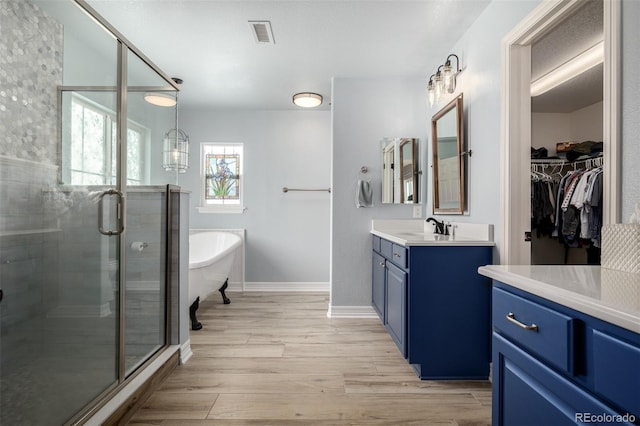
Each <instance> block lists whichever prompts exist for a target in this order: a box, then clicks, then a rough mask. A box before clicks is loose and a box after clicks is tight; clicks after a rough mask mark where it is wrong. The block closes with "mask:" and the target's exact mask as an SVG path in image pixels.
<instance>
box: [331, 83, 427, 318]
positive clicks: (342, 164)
mask: <svg viewBox="0 0 640 426" xmlns="http://www.w3.org/2000/svg"><path fill="white" fill-rule="evenodd" d="M424 89H425V79H424V78H423V77H415V78H372V79H348V78H343V79H339V78H336V79H334V81H333V97H332V102H333V131H332V132H333V133H332V154H331V158H332V160H333V172H332V183H331V186H332V188H333V193H332V206H331V220H332V229H331V247H332V253H331V305H332V306H369V305H370V304H371V237H370V235H369V230H370V229H371V219H374V218H375V219H385V218H388V219H391V218H393V219H410V218H411V217H412V214H413V207H412V206H411V205H402V204H398V205H393V204H392V205H386V204H385V205H381V204H380V199H381V187H382V184H381V177H382V145H381V141H382V139H383V138H384V137H409V138H418V139H419V144H420V152H421V156H420V157H421V161H420V164H421V166H422V167H421V169H422V171H423V175H422V176H423V179H422V183H423V187H424V182H425V181H426V180H425V177H426V176H429V172H428V170H427V169H426V168H425V161H424V153H425V149H424V148H425V144H426V142H427V140H426V136H427V128H428V115H427V110H426V95H425V93H426V92H425V90H424ZM362 166H366V167H367V168H368V169H369V172H368V176H370V178H371V179H372V181H371V182H372V186H373V188H374V189H375V190H374V197H373V198H374V200H373V201H374V205H373V207H372V208H356V204H355V194H356V183H357V180H358V174H359V172H360V167H362ZM427 180H428V179H427ZM424 194H425V192H424V190H422V191H421V197H422V198H423V197H424Z"/></svg>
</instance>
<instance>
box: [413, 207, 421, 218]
mask: <svg viewBox="0 0 640 426" xmlns="http://www.w3.org/2000/svg"><path fill="white" fill-rule="evenodd" d="M413 217H414V218H422V206H413Z"/></svg>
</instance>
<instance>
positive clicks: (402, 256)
mask: <svg viewBox="0 0 640 426" xmlns="http://www.w3.org/2000/svg"><path fill="white" fill-rule="evenodd" d="M392 250H393V252H392V255H391V261H392V262H393V263H395V264H396V265H398V266H399V267H401V268H402V269H407V248H406V247H403V246H400V245H398V244H394V245H393V249H392Z"/></svg>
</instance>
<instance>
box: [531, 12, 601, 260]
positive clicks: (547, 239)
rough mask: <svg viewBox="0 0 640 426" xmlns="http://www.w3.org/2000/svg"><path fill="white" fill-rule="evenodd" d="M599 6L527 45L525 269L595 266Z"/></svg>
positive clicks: (577, 14)
mask: <svg viewBox="0 0 640 426" xmlns="http://www.w3.org/2000/svg"><path fill="white" fill-rule="evenodd" d="M603 58H604V43H603V2H602V0H589V1H585V2H584V6H582V7H580V8H579V9H578V10H576V12H575V13H574V14H572V15H571V16H570V17H569V18H567V19H566V20H564V21H563V22H561V23H560V24H559V25H557V26H556V27H555V28H553V29H552V30H551V31H549V32H548V33H547V34H546V35H545V36H544V37H542V38H541V39H540V40H538V41H536V42H535V43H534V44H533V45H532V46H531V81H532V86H531V264H534V265H535V264H538V265H540V264H572V265H576V264H594V265H598V264H600V228H601V226H602V210H603V208H602V187H603V185H602V184H603V179H602V177H603V173H602V172H603V157H602V155H603V134H604V132H603V73H604V67H603Z"/></svg>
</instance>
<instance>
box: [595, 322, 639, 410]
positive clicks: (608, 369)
mask: <svg viewBox="0 0 640 426" xmlns="http://www.w3.org/2000/svg"><path fill="white" fill-rule="evenodd" d="M593 353H594V372H595V380H594V390H595V391H596V393H598V394H600V395H602V396H604V397H605V398H607V399H608V400H610V401H612V402H613V403H615V404H616V405H618V406H620V408H622V409H624V410H626V411H627V412H628V413H630V414H633V415H634V416H636V418H638V419H640V348H638V347H636V346H632V345H630V344H629V343H626V342H623V341H621V340H618V339H616V338H614V337H612V336H609V335H607V334H604V333H601V332H600V331H598V330H594V331H593ZM629 366H635V368H629Z"/></svg>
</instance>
